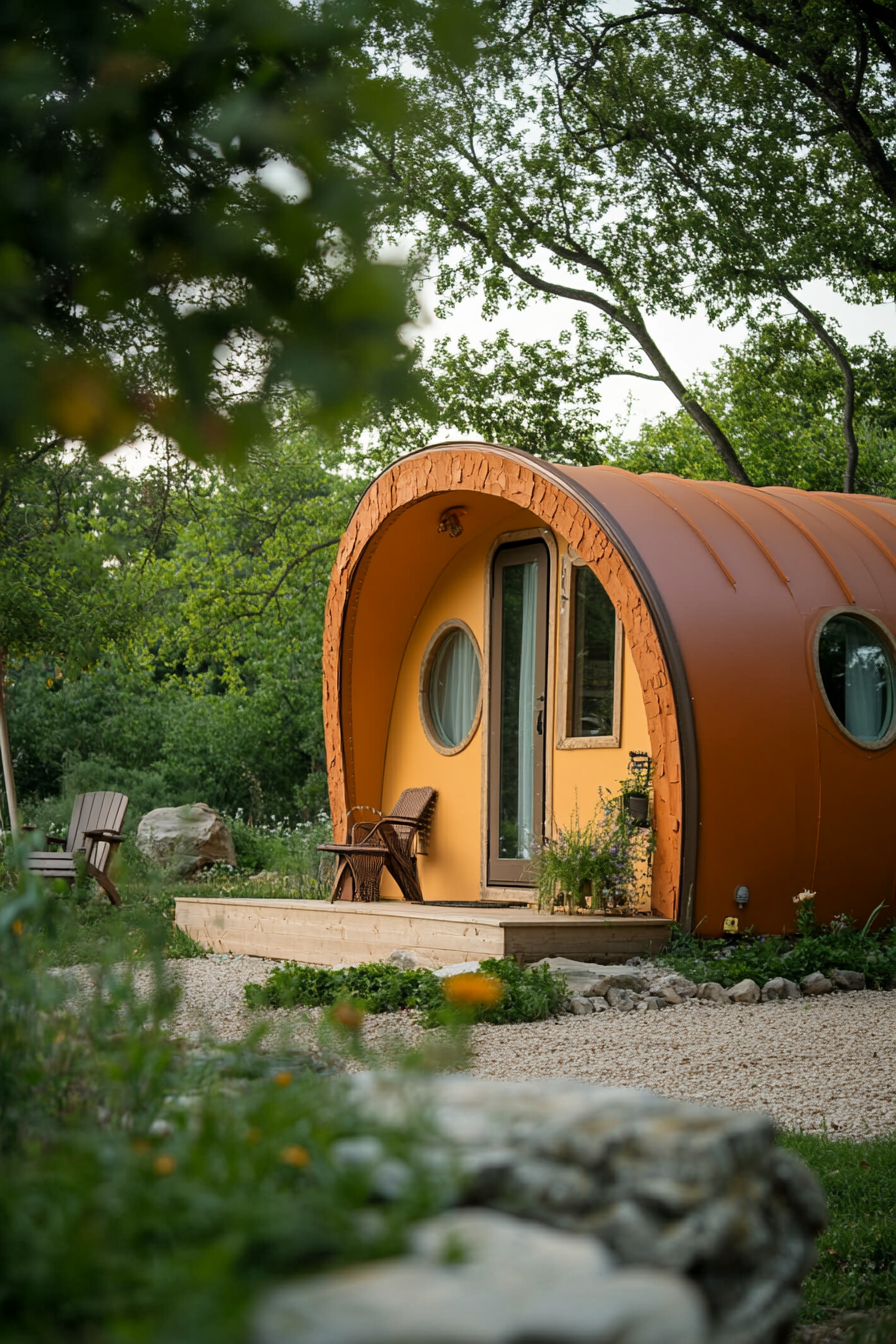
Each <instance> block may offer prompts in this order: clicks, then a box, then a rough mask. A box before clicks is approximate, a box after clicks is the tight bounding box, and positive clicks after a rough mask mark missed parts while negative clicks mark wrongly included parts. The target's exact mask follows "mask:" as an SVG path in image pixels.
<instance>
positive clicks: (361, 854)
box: [318, 787, 438, 904]
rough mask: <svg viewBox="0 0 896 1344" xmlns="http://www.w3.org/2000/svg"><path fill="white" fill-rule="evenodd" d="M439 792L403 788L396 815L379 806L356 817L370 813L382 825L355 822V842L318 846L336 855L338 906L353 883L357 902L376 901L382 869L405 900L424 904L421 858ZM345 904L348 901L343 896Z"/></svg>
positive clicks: (364, 808) (334, 895) (334, 894)
mask: <svg viewBox="0 0 896 1344" xmlns="http://www.w3.org/2000/svg"><path fill="white" fill-rule="evenodd" d="M437 797H438V795H437V794H436V791H435V789H431V788H429V787H423V788H417V789H405V791H404V793H403V794H402V795H401V797H400V798H399V800H398V802H397V803H396V804H395V806H394V807H393V809H392V811H391V812H389V813H388V814H387V815H386V816H384V815H383V814H382V813H381V812H379V811H378V810H377V808H375V807H367V806H365V805H363V804H362V805H361V806H359V807H352V808H349V815H350V814H351V813H352V812H372V813H374V814H375V815H376V816H377V817H378V818H379V820H378V821H356V822H355V823H354V825H353V826H352V832H351V834H352V838H351V840H350V841H349V842H348V843H347V844H344V845H337V844H332V845H318V849H320V850H323V851H324V852H325V853H328V854H335V855H337V860H338V861H337V865H336V876H335V878H334V879H333V892H332V895H331V897H330V900H331V901H335V900H336V899H337V898H338V897H339V896H340V892H341V890H342V888H343V887H344V886H345V885H346V883H347V882H348V881H351V886H352V894H351V897H350V898H348V899H351V900H353V901H378V900H379V898H380V878H381V877H382V875H383V868H386V869H388V871H389V872H390V873H391V874H392V876H393V878H394V879H395V881H396V883H397V884H398V888H399V890H400V891H401V894H402V895H403V896H404V899H405V900H406V901H416V902H418V903H421V904H422V901H423V892H422V891H421V889H420V879H419V877H418V875H417V854H418V853H421V854H425V853H426V842H427V839H428V836H429V828H430V825H431V824H432V815H433V812H434V810H435V805H436V798H437ZM342 899H343V900H345V899H346V897H344V896H343V897H342Z"/></svg>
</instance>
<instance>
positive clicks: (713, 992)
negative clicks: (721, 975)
mask: <svg viewBox="0 0 896 1344" xmlns="http://www.w3.org/2000/svg"><path fill="white" fill-rule="evenodd" d="M697 998H698V999H705V1000H706V1002H708V1003H721V1004H728V1003H730V1002H731V1000H730V998H729V997H728V991H727V989H725V987H724V985H720V984H719V982H718V980H704V981H703V983H702V984H700V985H698V986H697Z"/></svg>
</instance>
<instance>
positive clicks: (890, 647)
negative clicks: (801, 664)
mask: <svg viewBox="0 0 896 1344" xmlns="http://www.w3.org/2000/svg"><path fill="white" fill-rule="evenodd" d="M838 616H851V617H852V618H853V619H854V620H857V621H859V622H861V624H863V625H867V626H868V627H869V629H871V630H873V631H874V633H875V634H876V635H877V636H878V637H879V638H880V641H881V643H882V644H883V646H884V648H885V649H886V650H887V652H888V653H889V655H890V665H891V669H892V672H893V681H894V700H896V638H894V636H893V632H892V630H890V629H889V627H888V626H886V625H884V623H883V621H881V620H879V619H878V617H877V616H873V615H872V614H871V612H870V611H864V610H863V609H862V608H861V607H831V608H830V609H829V610H828V611H826V612H825V613H824V615H823V616H822V617H821V619H820V620H819V621H818V622H817V624H816V626H815V633H814V635H813V637H812V665H813V669H814V672H815V684H816V686H817V687H818V691H819V694H820V695H821V698H822V700H823V701H824V707H825V709H826V710H827V712H828V714H829V715H830V717H831V721H832V723H833V724H834V726H835V727H836V728H837V730H838V732H840V733H842V735H843V736H844V737H845V738H846V740H847V741H848V742H852V743H853V745H854V746H857V747H860V748H861V749H862V751H886V749H887V747H891V746H892V745H893V743H894V742H896V704H894V710H893V716H892V719H891V721H890V726H889V728H888V729H887V731H886V733H885V734H884V736H883V737H879V738H876V739H875V740H874V741H869V739H868V738H864V737H856V735H855V733H851V732H850V731H849V729H848V728H847V727H846V724H845V723H843V722H841V720H840V717H839V715H838V714H837V712H836V710H835V709H834V706H833V705H832V704H831V701H830V698H829V697H828V693H827V690H826V689H825V684H824V678H823V677H822V675H821V656H820V652H819V650H820V646H821V635H822V631H823V630H824V628H825V626H826V625H828V624H829V623H830V622H831V621H833V620H835V619H836V617H838Z"/></svg>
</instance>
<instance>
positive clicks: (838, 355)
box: [781, 285, 859, 495]
mask: <svg viewBox="0 0 896 1344" xmlns="http://www.w3.org/2000/svg"><path fill="white" fill-rule="evenodd" d="M781 293H782V294H783V295H784V298H785V299H786V300H787V302H788V303H790V304H792V305H793V307H794V308H795V309H796V310H797V312H798V313H799V314H800V316H801V317H802V318H803V319H804V321H805V322H806V323H807V324H808V326H809V327H810V328H811V329H812V331H814V332H815V335H816V336H817V337H818V339H819V340H820V341H821V343H822V345H823V346H824V347H825V349H826V350H828V351H829V352H830V353H831V354H832V355H833V357H834V360H835V361H836V364H837V368H838V369H839V370H840V376H841V378H842V379H843V441H844V444H845V446H846V468H845V470H844V472H843V493H844V494H845V495H852V494H854V493H855V488H856V468H857V467H858V465H859V444H858V440H857V439H856V427H855V414H856V375H855V371H854V369H853V367H852V365H851V364H850V362H849V359H848V358H847V355H846V351H845V350H844V349H843V347H842V346H841V345H840V344H839V343H838V342H837V341H835V340H834V338H833V336H832V335H831V333H830V332H829V331H828V329H827V327H826V326H824V324H823V323H822V321H821V318H820V317H819V316H818V314H817V313H814V312H813V311H812V309H811V308H808V307H807V306H806V304H804V303H802V302H801V301H800V300H799V299H798V298H797V297H796V295H795V294H791V292H790V290H789V289H788V288H787V286H786V285H781Z"/></svg>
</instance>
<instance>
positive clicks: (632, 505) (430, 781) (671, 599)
mask: <svg viewBox="0 0 896 1344" xmlns="http://www.w3.org/2000/svg"><path fill="white" fill-rule="evenodd" d="M894 632H896V503H894V502H892V501H890V500H887V499H879V498H869V497H864V496H844V495H834V494H809V493H805V492H802V491H798V490H791V489H784V488H780V489H779V488H771V489H755V490H754V489H749V488H747V487H742V486H738V485H734V484H729V483H725V482H716V481H713V482H703V481H687V480H680V479H677V478H674V477H669V476H663V475H653V474H650V475H643V476H638V475H633V474H631V473H629V472H625V471H622V470H619V469H617V468H613V467H589V468H572V467H560V466H555V465H553V464H550V463H545V462H542V461H539V460H538V459H535V458H533V457H531V456H529V455H528V454H525V453H522V452H518V451H515V450H513V449H509V448H503V447H493V446H491V445H487V444H472V443H463V444H457V443H448V444H442V445H438V446H436V447H430V448H427V449H425V450H423V451H421V452H419V453H415V454H413V455H411V456H409V457H406V458H403V459H402V460H401V461H399V462H397V463H396V464H395V465H394V466H393V467H391V468H390V469H389V470H387V471H386V472H384V473H383V474H382V475H381V476H380V477H379V478H378V479H377V480H376V481H374V483H373V484H372V485H371V487H370V488H369V490H368V491H367V492H366V494H365V495H364V497H363V498H362V500H361V502H360V504H359V506H358V508H357V510H356V512H355V514H354V517H353V518H352V520H351V523H350V525H349V527H348V529H347V531H346V534H345V536H344V538H343V540H342V543H341V546H340V549H339V553H338V557H337V560H336V564H335V567H334V570H333V577H332V581H331V586H330V593H329V598H328V604H327V617H326V629H325V643H324V714H325V727H326V734H327V760H328V772H329V781H330V798H331V804H332V810H333V818H334V828H335V833H336V836H337V839H342V838H344V837H345V835H346V826H347V821H346V818H347V815H348V813H349V809H350V808H353V807H356V806H359V805H362V804H367V805H372V806H374V807H377V808H379V809H381V810H384V809H385V810H388V808H389V807H390V806H391V805H392V804H393V803H394V801H395V799H396V798H397V797H398V796H399V795H400V794H401V793H402V791H403V790H404V789H406V788H409V787H412V786H420V785H429V786H431V787H433V788H434V789H436V790H437V793H438V801H437V805H436V808H435V812H434V816H433V821H432V826H431V829H430V833H429V837H428V843H427V845H426V853H425V854H423V855H422V856H421V857H420V858H419V861H418V862H419V872H420V881H421V885H422V889H423V893H424V897H425V898H426V900H428V901H469V900H479V899H481V900H495V901H507V900H514V899H526V898H527V897H530V896H531V884H532V877H531V868H530V865H529V863H528V860H527V859H526V857H525V856H526V854H527V853H528V852H530V850H531V845H532V844H533V843H537V842H538V841H540V840H541V838H542V836H543V835H544V834H545V833H550V831H551V828H552V827H553V826H554V825H556V824H559V825H561V826H562V825H565V824H566V822H568V820H569V818H570V816H571V814H572V812H573V809H574V808H575V806H576V803H577V802H578V807H579V811H580V813H581V814H582V815H583V816H587V815H590V812H591V810H592V808H593V806H594V803H595V800H596V798H597V790H598V788H599V787H601V786H602V787H604V788H605V789H610V790H612V789H613V788H615V787H616V786H617V784H618V782H619V781H620V780H621V779H622V778H624V777H625V775H626V770H627V767H628V765H629V760H630V753H631V752H636V753H637V752H642V753H648V754H649V757H650V760H651V764H652V778H651V786H652V800H651V823H652V825H653V827H654V829H655V840H656V849H655V853H654V856H653V862H652V874H651V905H652V909H653V911H654V913H656V914H658V915H664V916H667V917H675V918H677V919H679V920H680V922H681V923H682V924H683V925H684V926H686V927H691V928H693V927H695V926H697V925H700V926H701V931H702V932H705V933H713V934H717V933H718V932H719V931H720V929H721V924H722V920H723V919H724V918H725V917H728V916H739V917H740V919H741V927H745V926H747V925H754V926H755V927H756V928H757V929H758V930H760V931H765V932H777V931H780V930H781V929H782V928H785V927H792V926H793V922H794V905H793V898H794V897H795V896H796V895H797V893H799V892H800V891H802V890H804V889H806V888H808V889H810V890H814V891H816V892H817V901H816V909H817V912H818V915H819V918H821V919H823V920H829V919H830V918H832V917H833V916H834V915H835V914H838V913H840V912H841V911H845V912H847V913H851V914H853V915H854V916H855V917H856V918H858V919H864V918H866V917H867V915H868V914H869V913H870V912H871V910H872V909H873V908H874V907H875V906H876V905H877V904H878V903H879V902H881V901H885V902H888V903H890V904H891V905H892V902H893V895H894V879H896V826H894V824H893V810H894V801H896V746H894V738H896V671H894V668H896V642H894ZM736 893H737V897H739V899H737V898H736ZM382 894H383V896H384V897H389V896H392V897H395V896H398V895H399V893H398V891H397V889H396V888H395V887H394V885H393V884H391V881H390V879H388V877H386V878H384V880H383V887H382Z"/></svg>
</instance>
